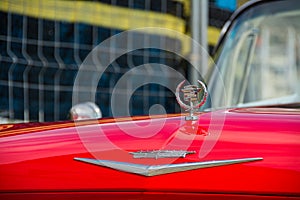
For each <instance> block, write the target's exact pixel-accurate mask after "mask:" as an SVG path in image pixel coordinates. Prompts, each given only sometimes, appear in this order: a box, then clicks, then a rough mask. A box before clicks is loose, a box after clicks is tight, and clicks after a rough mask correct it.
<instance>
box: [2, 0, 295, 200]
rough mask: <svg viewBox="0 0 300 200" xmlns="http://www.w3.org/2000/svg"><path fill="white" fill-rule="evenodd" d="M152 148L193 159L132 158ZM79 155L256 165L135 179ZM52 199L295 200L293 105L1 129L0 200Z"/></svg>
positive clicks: (149, 162) (125, 160)
mask: <svg viewBox="0 0 300 200" xmlns="http://www.w3.org/2000/svg"><path fill="white" fill-rule="evenodd" d="M255 4H260V3H257V2H256V3H253V5H255ZM245 10H247V8H245ZM241 13H242V12H240V13H238V14H236V15H234V16H233V18H232V21H234V20H235V19H236V18H238V17H239V16H240V15H241ZM228 27H229V28H230V25H228V26H227V28H228ZM224 30H226V29H224ZM225 39H226V35H225V36H224V37H222V39H221V42H222V41H224V40H225ZM220 48H221V47H220ZM128 133H130V134H128ZM157 149H159V150H160V149H165V150H182V149H183V150H187V151H189V152H194V153H192V154H189V155H186V156H185V157H178V158H159V159H155V158H143V159H138V158H134V157H133V155H132V152H140V151H149V152H151V151H152V150H157ZM77 158H87V159H98V160H110V161H117V162H122V163H129V164H141V165H148V166H157V165H164V164H182V163H194V162H206V161H207V162H208V161H219V160H232V159H244V158H257V159H256V160H255V161H253V162H243V163H235V164H230V165H223V166H213V167H208V168H201V169H193V170H188V171H179V172H174V173H167V174H161V175H157V176H142V175H139V174H134V173H128V172H125V171H122V170H116V169H113V168H111V167H105V166H98V165H95V164H91V163H87V162H81V161H79V160H78V159H77ZM54 198H59V199H72V200H75V199H108V198H109V199H149V200H150V199H190V200H191V199H208V200H209V199H286V198H290V199H300V110H299V103H295V104H293V105H286V104H285V105H273V106H272V105H267V106H251V107H250V106H249V107H245V108H230V109H228V108H226V109H225V108H223V109H218V110H214V111H208V112H202V113H200V114H199V119H198V120H196V121H187V120H185V117H184V115H181V114H175V115H168V116H156V117H154V118H153V117H151V118H150V117H133V118H117V119H99V120H84V121H75V122H73V121H67V122H53V123H23V124H6V125H0V199H54Z"/></svg>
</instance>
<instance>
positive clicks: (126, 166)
mask: <svg viewBox="0 0 300 200" xmlns="http://www.w3.org/2000/svg"><path fill="white" fill-rule="evenodd" d="M74 160H77V161H81V162H85V163H90V164H94V165H99V166H103V167H108V168H112V169H115V170H119V171H124V172H129V173H133V174H138V175H142V176H156V175H162V174H169V173H174V172H182V171H189V170H195V169H201V168H208V167H217V166H223V165H232V164H238V163H245V162H253V161H259V160H262V158H242V159H232V160H217V161H204V162H191V163H179V164H165V165H142V164H134V163H128V162H119V161H111V160H97V159H91V158H74Z"/></svg>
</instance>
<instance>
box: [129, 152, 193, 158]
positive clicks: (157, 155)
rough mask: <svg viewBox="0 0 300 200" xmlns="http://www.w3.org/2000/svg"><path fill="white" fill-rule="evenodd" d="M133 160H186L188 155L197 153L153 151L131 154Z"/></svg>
mask: <svg viewBox="0 0 300 200" xmlns="http://www.w3.org/2000/svg"><path fill="white" fill-rule="evenodd" d="M129 153H130V154H132V155H133V158H155V159H158V158H185V156H186V155H188V154H194V153H196V152H195V151H184V150H153V151H137V152H129Z"/></svg>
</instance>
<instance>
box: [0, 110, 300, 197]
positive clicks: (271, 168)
mask: <svg viewBox="0 0 300 200" xmlns="http://www.w3.org/2000/svg"><path fill="white" fill-rule="evenodd" d="M218 115H219V116H220V118H222V117H223V115H226V119H225V121H224V126H223V130H222V133H221V134H220V136H219V138H218V141H217V142H216V144H215V145H214V148H213V150H212V151H211V152H210V153H208V154H207V156H205V158H199V155H198V154H194V155H190V156H186V158H178V159H176V160H174V162H177V163H183V162H195V161H203V160H218V159H232V158H245V157H262V158H263V160H262V161H256V162H250V163H241V164H234V165H228V166H219V167H212V168H206V169H198V170H191V171H186V172H178V173H171V174H165V175H160V176H153V177H144V176H140V175H136V174H130V173H126V172H121V171H117V170H114V169H110V168H106V167H101V166H96V165H92V164H88V163H83V162H78V161H75V160H74V157H85V158H93V157H94V156H93V155H92V154H91V153H89V152H88V150H87V149H86V148H85V146H84V145H83V143H82V140H81V138H80V136H79V133H78V132H77V131H78V130H77V129H76V127H78V126H79V127H82V128H81V129H80V132H81V133H82V134H85V133H87V134H88V133H89V132H88V131H89V130H90V129H91V127H92V126H93V125H86V124H87V123H89V121H83V122H80V123H81V125H78V124H77V126H75V124H74V123H73V122H66V123H50V124H39V126H35V124H33V125H31V126H30V125H21V124H20V125H2V126H1V130H2V131H1V140H0V141H1V142H0V152H1V159H0V162H1V165H0V172H1V182H0V190H1V194H0V196H1V199H6V198H12V199H13V198H16V199H18V198H24V197H28V198H29V197H30V198H36V199H38V198H43V199H47V198H48V199H53V198H55V197H56V196H57V195H59V197H60V198H61V199H63V198H66V199H69V198H72V199H74V198H75V199H76V198H78V199H79V198H80V199H81V198H88V197H93V198H94V197H99V198H108V197H109V198H111V199H140V198H143V199H144V198H145V199H155V198H159V199H173V198H191V199H196V198H200V197H201V198H202V197H203V198H207V199H216V198H232V199H244V198H248V199H256V198H274V199H280V198H283V197H297V198H299V197H300V185H299V180H300V134H295V133H299V130H300V111H299V110H296V109H295V110H293V109H270V108H263V107H262V108H248V109H232V110H226V111H218ZM163 119H164V118H158V119H157V120H158V121H159V120H163ZM210 119H211V116H210V113H205V114H202V115H201V116H200V120H199V121H198V122H197V123H198V125H199V126H198V128H197V130H196V134H191V132H190V130H189V128H190V127H191V125H190V124H189V122H185V123H183V124H182V120H183V117H182V116H169V118H168V119H167V121H166V122H165V125H164V127H163V128H162V130H161V131H160V132H158V133H157V134H156V135H154V136H151V138H145V139H141V138H139V139H136V138H134V137H131V136H128V135H127V134H126V133H124V132H122V130H120V128H119V127H118V126H116V123H113V122H114V121H115V120H100V121H99V122H100V124H101V125H100V126H106V128H105V129H103V132H104V134H106V136H107V137H108V138H109V139H110V141H111V142H112V143H114V144H115V146H116V147H119V148H115V149H113V148H106V149H105V150H103V151H102V152H100V153H101V157H102V158H105V159H109V160H118V161H126V162H131V163H147V162H148V163H151V164H161V163H164V162H167V161H166V160H165V159H157V160H153V159H141V160H139V159H134V158H132V156H130V154H128V152H126V151H138V150H141V149H145V146H146V147H147V148H148V149H161V148H163V147H164V146H167V145H168V142H171V141H173V140H175V139H177V140H180V141H181V142H182V143H183V144H185V142H186V141H192V142H191V144H190V147H189V149H188V150H193V151H197V152H199V149H200V148H199V147H201V145H202V143H203V141H204V140H205V138H206V137H209V136H208V135H206V133H205V132H206V131H207V130H208V128H209V126H210ZM123 120H125V121H124V122H119V123H126V119H123ZM128 120H129V119H128ZM135 120H136V121H135V122H136V123H137V124H138V125H142V124H143V123H147V122H149V119H135ZM130 123H133V121H131V122H130ZM84 124H85V125H84ZM154 126H155V125H154ZM154 129H155V127H154ZM182 130H185V131H182ZM141 134H143V133H141ZM92 136H93V134H90V135H89V134H88V137H87V138H88V139H90V142H91V143H92V141H95V140H94V139H93V138H89V137H92ZM181 142H178V143H176V144H180V143H181ZM95 145H99V144H97V141H95ZM101 148H102V147H101ZM177 148H180V147H178V146H177ZM103 149H104V147H103ZM120 149H123V150H120ZM124 150H125V151H124Z"/></svg>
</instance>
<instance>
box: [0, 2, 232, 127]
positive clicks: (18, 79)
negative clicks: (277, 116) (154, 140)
mask: <svg viewBox="0 0 300 200" xmlns="http://www.w3.org/2000/svg"><path fill="white" fill-rule="evenodd" d="M189 10H190V1H189V0H176V1H175V0H128V1H123V0H101V1H59V0H57V1H42V0H32V1H26V0H12V1H7V0H4V1H2V2H1V4H0V19H1V20H0V27H1V28H0V52H1V56H0V117H1V118H2V119H9V120H21V121H57V120H65V119H67V117H68V112H69V110H70V108H71V106H72V90H73V84H74V79H75V77H76V74H77V72H78V69H79V66H80V65H81V64H82V62H83V61H84V59H85V57H86V56H87V55H88V54H89V53H90V52H91V51H92V49H93V48H95V47H96V46H97V45H98V44H100V43H101V42H103V41H104V40H106V39H108V38H110V37H111V36H113V35H115V34H118V33H120V32H122V31H125V30H130V29H135V28H141V27H164V28H168V29H171V30H174V31H178V32H180V33H184V34H189V30H190V28H191V27H189ZM230 15H231V12H229V11H225V10H221V9H219V8H217V7H216V6H215V5H214V4H213V3H211V5H210V9H209V25H210V27H209V30H208V42H209V48H210V50H212V48H213V46H214V45H215V44H216V42H217V38H218V35H219V32H220V28H221V27H222V26H223V24H224V23H225V21H226V20H227V19H228V17H229V16H230ZM137 36H138V37H140V39H142V40H144V41H145V43H147V41H149V40H150V39H151V38H152V37H156V38H158V39H159V40H160V42H161V43H164V44H165V45H177V46H178V48H181V50H182V52H183V53H184V54H185V55H187V56H188V54H189V44H185V43H184V42H183V41H182V40H181V38H179V37H176V35H163V34H161V35H157V34H155V33H143V32H140V33H137ZM135 39H136V38H131V39H128V40H127V42H128V44H127V45H129V46H130V43H132V42H134V40H135ZM117 51H118V45H116V44H112V45H111V46H110V47H109V48H107V49H103V52H104V53H106V54H107V56H110V55H114V54H115V53H116V52H117ZM147 63H160V64H164V65H167V66H171V67H173V68H174V69H175V70H177V71H179V72H180V73H182V74H183V75H184V76H186V71H187V68H188V65H187V64H186V62H185V60H184V58H181V57H179V56H177V55H174V54H172V53H171V52H167V51H163V50H160V49H139V50H135V51H132V52H130V53H127V54H126V55H122V56H121V57H119V58H118V59H116V60H115V61H114V62H113V63H111V64H110V66H109V67H108V68H107V70H106V71H105V73H104V74H103V76H102V77H101V79H100V80H99V83H98V88H97V92H96V98H95V99H96V102H95V103H96V104H97V105H98V106H99V107H100V109H101V111H102V114H103V116H104V117H110V116H112V112H111V108H110V98H111V94H112V90H113V88H114V86H115V84H116V83H117V81H118V80H119V79H120V77H122V75H124V74H125V73H126V72H128V71H129V70H130V69H132V68H134V67H136V66H140V65H143V64H147ZM145 76H160V77H161V78H162V79H164V80H166V81H168V79H171V78H172V77H168V74H164V73H163V72H160V71H155V72H152V73H149V74H146V75H145ZM154 104H161V105H162V106H163V107H164V108H165V109H166V111H167V113H175V112H178V111H179V110H180V108H179V107H178V106H177V103H176V100H175V95H174V94H173V93H172V92H171V91H169V90H168V89H167V88H165V87H162V86H160V85H157V84H148V85H144V86H142V87H140V88H139V89H138V90H136V91H135V92H134V94H133V95H132V98H131V102H130V112H131V115H146V114H148V112H149V108H150V107H151V106H152V105H154Z"/></svg>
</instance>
